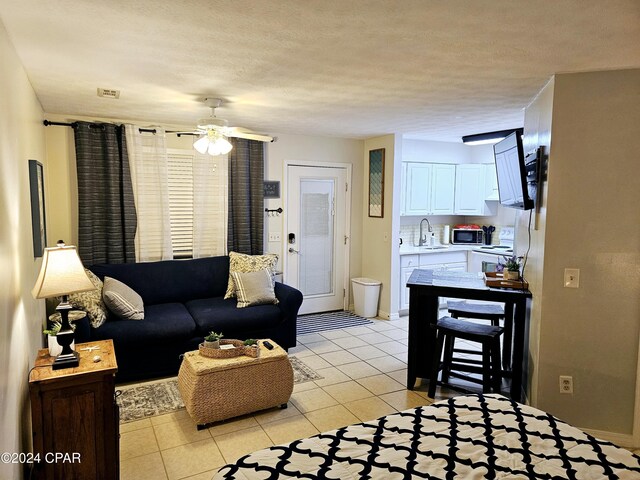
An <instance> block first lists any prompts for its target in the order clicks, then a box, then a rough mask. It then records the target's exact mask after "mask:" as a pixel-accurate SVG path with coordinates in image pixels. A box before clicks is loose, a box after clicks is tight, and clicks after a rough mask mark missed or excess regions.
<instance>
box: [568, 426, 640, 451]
mask: <svg viewBox="0 0 640 480" xmlns="http://www.w3.org/2000/svg"><path fill="white" fill-rule="evenodd" d="M580 430H582V431H584V432H587V433H588V434H589V435H592V436H594V437H596V438H599V439H601V440H606V441H607V442H611V443H613V444H614V445H617V446H619V447H622V448H640V445H634V444H633V435H631V434H626V433H615V432H605V431H603V430H593V429H591V428H580Z"/></svg>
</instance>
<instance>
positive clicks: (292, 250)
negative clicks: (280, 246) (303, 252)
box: [289, 247, 300, 253]
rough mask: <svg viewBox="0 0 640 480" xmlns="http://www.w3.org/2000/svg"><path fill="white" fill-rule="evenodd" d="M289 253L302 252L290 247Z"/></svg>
mask: <svg viewBox="0 0 640 480" xmlns="http://www.w3.org/2000/svg"><path fill="white" fill-rule="evenodd" d="M289 253H300V252H299V251H298V250H296V249H295V248H293V247H289Z"/></svg>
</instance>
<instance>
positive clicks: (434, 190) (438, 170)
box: [431, 163, 456, 215]
mask: <svg viewBox="0 0 640 480" xmlns="http://www.w3.org/2000/svg"><path fill="white" fill-rule="evenodd" d="M455 181H456V166H455V165H448V164H444V163H434V164H433V175H432V184H431V215H452V214H453V207H454V202H455V194H454V191H455Z"/></svg>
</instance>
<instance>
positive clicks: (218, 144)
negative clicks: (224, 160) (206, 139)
mask: <svg viewBox="0 0 640 480" xmlns="http://www.w3.org/2000/svg"><path fill="white" fill-rule="evenodd" d="M231 148H233V147H232V146H231V144H230V143H229V142H228V141H227V140H225V139H224V138H222V137H219V138H217V139H216V140H214V141H212V142H210V143H209V149H208V150H207V152H208V153H209V155H212V156H214V157H215V156H216V155H225V154H227V153H229V152H230V151H231Z"/></svg>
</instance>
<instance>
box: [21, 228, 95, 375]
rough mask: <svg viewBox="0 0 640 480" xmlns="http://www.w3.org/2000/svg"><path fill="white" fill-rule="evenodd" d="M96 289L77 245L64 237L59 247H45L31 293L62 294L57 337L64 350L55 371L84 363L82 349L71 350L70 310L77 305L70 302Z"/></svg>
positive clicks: (37, 294)
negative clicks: (81, 360)
mask: <svg viewBox="0 0 640 480" xmlns="http://www.w3.org/2000/svg"><path fill="white" fill-rule="evenodd" d="M95 288H96V287H95V286H94V285H93V283H91V280H89V277H88V276H87V274H86V272H85V271H84V267H83V266H82V262H81V261H80V257H78V253H77V252H76V247H74V246H71V245H69V246H67V245H65V244H64V242H63V241H62V240H60V241H58V245H57V246H56V247H50V248H45V249H44V255H43V257H42V266H41V267H40V273H39V274H38V279H37V280H36V284H35V285H34V287H33V290H31V294H32V295H33V297H34V298H50V297H62V298H61V301H60V304H59V305H58V306H57V307H56V311H57V312H60V319H61V326H60V331H59V332H58V334H57V335H56V339H57V340H58V344H59V345H60V346H61V347H62V353H60V355H58V356H57V357H56V359H55V361H54V362H53V365H52V367H53V369H54V370H58V369H61V368H70V367H77V366H78V364H79V363H80V362H79V357H80V356H79V355H78V352H74V351H73V350H72V349H71V344H72V343H73V335H74V333H73V329H72V328H71V325H70V324H69V311H70V310H71V309H72V308H73V307H72V306H71V304H70V303H69V295H70V294H71V293H76V292H86V291H88V290H95Z"/></svg>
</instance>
